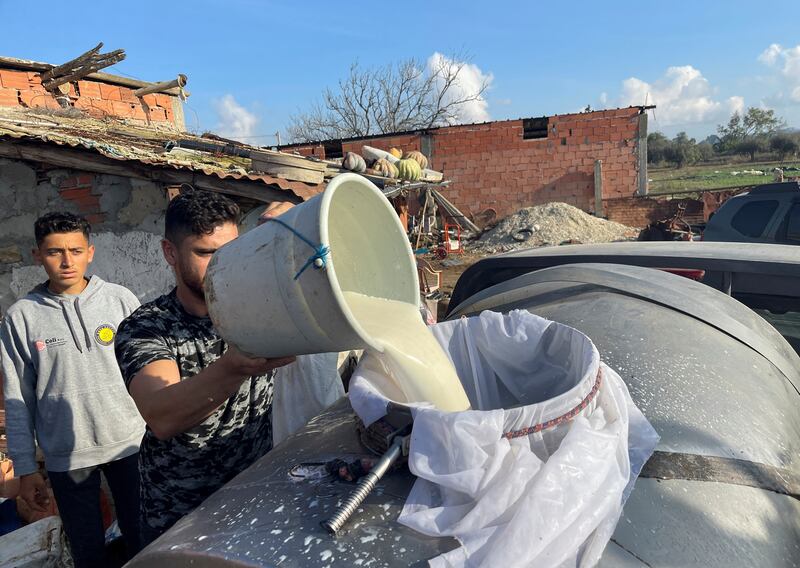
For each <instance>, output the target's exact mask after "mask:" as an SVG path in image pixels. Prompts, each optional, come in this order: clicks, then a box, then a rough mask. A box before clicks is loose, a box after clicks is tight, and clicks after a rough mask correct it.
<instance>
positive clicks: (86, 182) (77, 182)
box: [58, 174, 94, 189]
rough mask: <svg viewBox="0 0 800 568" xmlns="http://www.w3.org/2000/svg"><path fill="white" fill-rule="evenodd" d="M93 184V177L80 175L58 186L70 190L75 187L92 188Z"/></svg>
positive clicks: (65, 180)
mask: <svg viewBox="0 0 800 568" xmlns="http://www.w3.org/2000/svg"><path fill="white" fill-rule="evenodd" d="M92 183H94V176H93V175H91V174H78V175H74V176H70V177H68V178H65V179H63V180H61V183H60V184H58V186H59V188H61V189H69V188H73V187H86V186H89V187H91V185H92Z"/></svg>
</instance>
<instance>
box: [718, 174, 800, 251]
mask: <svg viewBox="0 0 800 568" xmlns="http://www.w3.org/2000/svg"><path fill="white" fill-rule="evenodd" d="M703 240H706V241H731V242H748V243H781V244H792V245H800V182H797V181H791V182H784V183H769V184H765V185H760V186H758V187H756V188H755V189H752V190H750V191H749V192H747V193H742V194H740V195H736V196H734V197H731V198H730V199H728V200H727V201H725V203H723V204H722V206H721V207H720V208H719V209H718V210H717V211H716V213H714V215H713V216H712V217H711V218H710V219H709V220H708V223H707V224H706V228H705V231H704V233H703Z"/></svg>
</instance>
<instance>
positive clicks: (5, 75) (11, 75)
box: [0, 70, 30, 89]
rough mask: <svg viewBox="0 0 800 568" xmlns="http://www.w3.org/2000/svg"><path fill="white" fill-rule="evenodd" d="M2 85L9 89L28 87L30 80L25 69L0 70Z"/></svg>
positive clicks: (0, 84) (0, 83)
mask: <svg viewBox="0 0 800 568" xmlns="http://www.w3.org/2000/svg"><path fill="white" fill-rule="evenodd" d="M0 86H3V87H5V88H7V89H28V88H29V87H30V81H28V74H27V73H26V72H25V71H8V70H1V71H0Z"/></svg>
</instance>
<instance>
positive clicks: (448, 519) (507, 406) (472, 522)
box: [349, 311, 658, 567]
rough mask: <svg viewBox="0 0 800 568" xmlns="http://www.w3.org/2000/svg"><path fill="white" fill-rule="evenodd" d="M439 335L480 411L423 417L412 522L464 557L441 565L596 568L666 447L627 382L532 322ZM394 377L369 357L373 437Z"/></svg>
mask: <svg viewBox="0 0 800 568" xmlns="http://www.w3.org/2000/svg"><path fill="white" fill-rule="evenodd" d="M430 329H431V331H432V332H433V334H434V336H435V337H436V339H437V340H438V341H439V344H440V345H441V346H442V347H443V348H444V350H445V351H446V352H447V353H448V355H449V357H450V359H451V360H452V362H453V364H454V366H455V368H456V371H457V372H458V375H459V378H460V379H461V382H462V384H463V386H464V388H465V390H466V392H467V395H468V397H469V399H470V402H471V403H472V408H473V410H468V411H464V412H453V413H447V412H442V411H439V410H437V409H435V408H433V407H431V406H430V405H425V404H412V405H410V406H411V408H412V413H413V415H414V426H413V431H412V438H411V448H410V454H409V468H410V469H411V472H412V473H414V474H415V475H416V476H417V477H418V480H417V481H416V483H415V485H414V487H413V489H412V491H411V493H410V494H409V496H408V499H407V500H406V504H405V507H404V509H403V512H402V513H401V516H400V518H399V521H400V522H401V523H402V524H405V525H407V526H409V527H411V528H414V529H416V530H418V531H420V532H422V533H425V534H428V535H431V536H454V537H456V538H457V539H458V540H459V542H460V543H461V544H462V546H461V547H460V548H458V549H456V550H454V551H451V552H449V553H446V554H443V555H441V556H439V557H437V558H436V559H432V560H431V564H432V565H437V566H467V565H469V566H473V565H475V566H481V565H485V566H500V565H503V566H509V567H510V566H592V565H594V564H596V563H597V561H598V560H599V558H600V556H601V554H602V551H603V549H604V548H605V545H606V543H607V542H608V540H609V538H610V537H611V534H612V533H613V531H614V527H615V526H616V523H617V520H618V519H619V516H620V513H621V510H622V505H623V504H624V499H625V498H626V497H627V495H628V494H629V493H630V491H631V490H632V488H633V482H634V481H635V479H636V476H637V475H638V474H639V471H640V470H641V468H642V466H643V465H644V462H645V461H647V459H648V458H649V456H650V455H651V454H652V451H653V449H654V448H655V445H656V443H657V441H658V436H657V434H656V433H655V431H654V430H653V428H652V427H651V426H650V424H649V422H647V420H646V419H645V417H644V416H643V415H642V413H641V412H640V411H639V410H638V408H636V406H635V405H634V404H633V401H632V400H631V398H630V395H629V393H628V390H627V388H626V386H625V384H624V382H623V381H622V380H621V379H620V377H619V376H618V375H617V374H616V373H615V372H614V371H613V370H612V369H610V368H609V367H607V366H606V365H604V364H603V363H602V362H601V360H600V354H599V353H598V352H597V349H596V348H595V346H594V344H593V343H592V342H591V340H590V339H589V338H588V337H586V336H585V335H583V334H582V333H580V332H578V331H577V330H575V329H572V328H569V327H567V326H564V325H562V324H558V323H555V322H551V321H548V320H545V319H543V318H540V317H538V316H535V315H533V314H531V313H529V312H527V311H513V312H510V313H508V314H506V315H503V314H498V313H494V312H483V313H482V314H481V315H480V316H477V317H471V318H461V319H459V320H456V321H452V322H445V323H441V324H437V325H435V326H433V327H431V328H430ZM381 372H382V370H381V367H380V365H378V364H376V361H375V360H372V359H371V358H370V357H369V356H367V357H365V358H364V360H363V361H362V363H361V364H360V365H359V368H358V369H357V370H356V373H355V374H354V376H353V379H352V381H351V388H350V395H349V396H350V401H351V404H352V406H353V408H354V410H355V411H356V413H357V414H358V415H359V417H360V418H361V419H362V420H363V421H364V422H365V423H366V424H371V423H372V422H374V421H375V420H377V419H379V418H381V417H382V416H384V415H385V414H386V406H387V404H388V403H389V402H390V400H391V399H390V397H389V396H388V393H387V392H385V389H384V390H383V391H382V390H381V385H384V384H386V381H385V377H382V376H381ZM394 402H397V403H404V401H402V400H395V401H394Z"/></svg>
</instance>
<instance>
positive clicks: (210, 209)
mask: <svg viewBox="0 0 800 568" xmlns="http://www.w3.org/2000/svg"><path fill="white" fill-rule="evenodd" d="M239 215H240V210H239V206H238V205H236V203H235V202H234V201H233V200H231V199H228V198H227V197H225V196H224V195H220V194H219V193H214V192H211V191H196V190H191V191H186V192H183V193H181V194H180V195H178V196H177V197H175V198H174V199H173V200H172V201H170V202H169V205H168V206H167V215H166V218H165V219H164V236H165V237H166V238H167V240H169V241H172V242H173V243H175V244H179V243H180V242H181V241H182V240H183V239H184V238H186V237H187V236H189V235H197V236H200V235H209V234H211V233H213V232H214V229H216V228H217V227H219V226H220V225H222V224H224V223H234V224H238V223H239Z"/></svg>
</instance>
